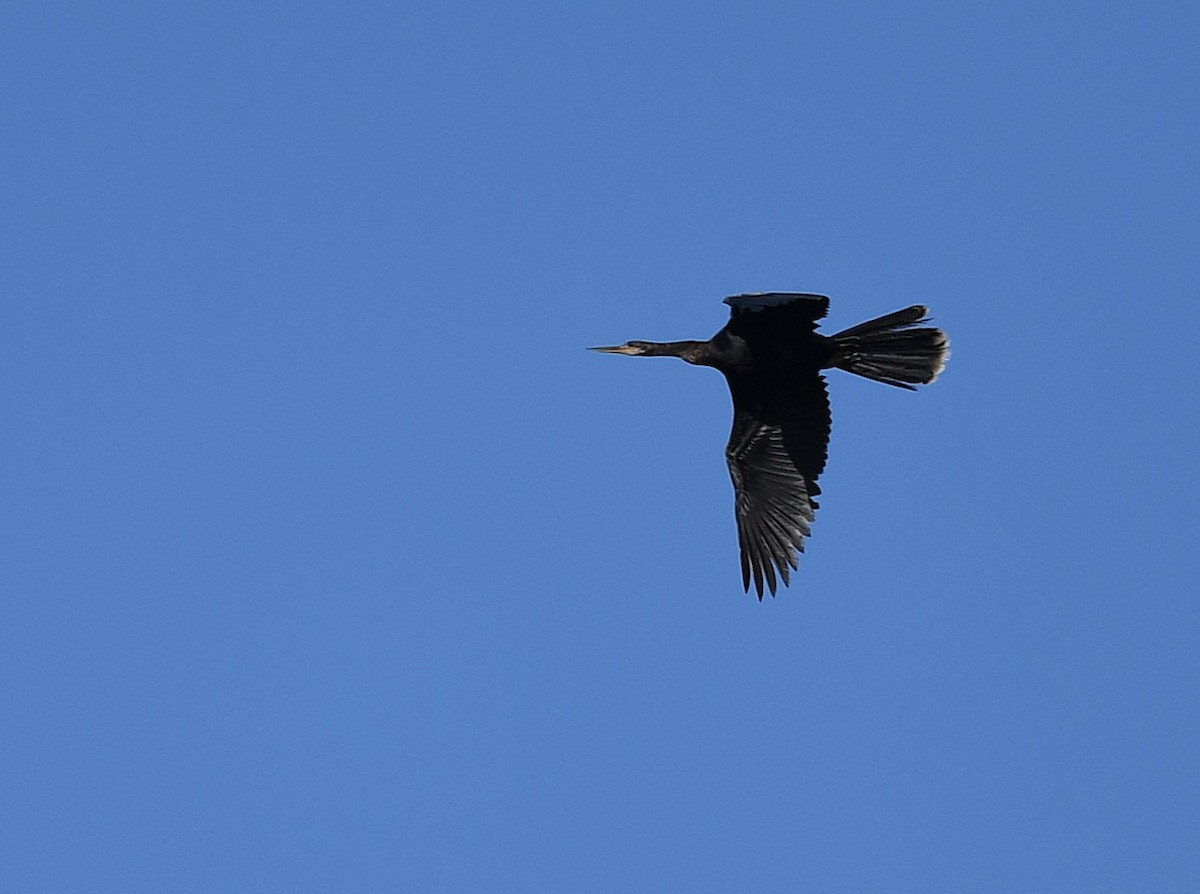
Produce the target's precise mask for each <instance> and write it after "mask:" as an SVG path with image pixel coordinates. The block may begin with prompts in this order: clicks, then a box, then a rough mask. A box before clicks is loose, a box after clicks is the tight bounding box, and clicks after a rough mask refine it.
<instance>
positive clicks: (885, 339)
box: [590, 292, 950, 601]
mask: <svg viewBox="0 0 1200 894" xmlns="http://www.w3.org/2000/svg"><path fill="white" fill-rule="evenodd" d="M725 303H726V304H728V305H729V306H730V309H731V310H730V315H729V322H728V323H726V324H725V327H724V328H723V329H722V330H721V331H720V332H718V333H717V334H716V335H714V336H713V337H712V338H710V339H709V340H708V341H672V342H652V341H629V342H626V343H625V344H623V345H615V346H612V347H600V348H591V349H590V350H593V351H601V352H603V353H606V354H626V355H628V356H631V357H679V358H681V359H683V360H686V361H687V362H688V363H691V364H694V365H696V366H711V367H714V368H715V369H718V370H720V371H721V372H722V373H724V374H725V380H726V381H727V382H728V383H729V391H730V393H731V394H732V395H733V431H732V433H731V434H730V436H729V444H728V446H726V448H725V460H726V462H727V463H728V464H729V475H730V477H731V478H732V479H733V491H734V511H735V515H736V517H737V531H738V546H739V549H740V553H741V560H742V587H743V589H744V590H745V591H746V592H749V591H750V580H751V578H753V580H754V587H755V590H756V591H757V592H758V598H759V600H760V601H761V600H762V598H763V592H764V585H765V588H766V589H768V590H770V592H771V595H772V596H774V595H775V589H776V581H777V579H782V580H783V584H784V586H788V585H789V584H790V583H791V572H792V571H795V570H797V569H798V568H799V554H800V553H802V552H803V551H804V538H805V537H807V536H809V534H810V533H811V531H812V523H813V519H814V512H815V510H816V509H817V500H816V497H817V495H818V494H819V493H821V488H820V486H819V485H818V484H817V479H818V478H819V477H820V475H821V472H822V471H823V470H824V468H825V460H826V456H827V451H828V448H829V429H830V415H829V395H828V392H827V391H826V388H825V377H824V376H823V375H822V374H821V370H825V369H832V368H834V367H836V368H837V369H844V370H846V371H847V372H852V373H856V374H857V375H860V376H865V377H866V378H868V379H874V380H875V381H877V382H884V383H886V384H888V385H895V386H896V387H898V388H907V389H909V390H910V391H915V390H916V386H917V385H928V384H929V383H931V382H932V381H934V379H936V378H937V377H938V374H939V373H941V371H942V368H943V367H944V366H945V365H946V359H947V357H948V356H949V352H950V342H949V339H947V338H946V333H945V332H943V331H942V330H941V329H936V328H934V327H932V326H922V325H921V324H922V323H927V322H929V320H928V314H929V309H928V308H927V307H925V306H924V305H920V304H917V305H913V306H912V307H908V308H905V309H904V310H898V311H896V312H895V313H890V314H887V315H885V316H882V317H879V318H877V319H874V320H868V321H867V322H866V323H862V324H860V325H858V326H852V327H851V328H849V329H846V330H844V331H842V332H839V333H837V334H836V335H822V334H821V333H819V332H817V321H818V320H820V319H821V318H822V317H824V316H825V314H826V312H827V311H828V310H829V298H828V297H826V296H825V295H813V294H809V293H807V292H755V293H752V294H746V295H731V296H730V297H728V298H726V299H725Z"/></svg>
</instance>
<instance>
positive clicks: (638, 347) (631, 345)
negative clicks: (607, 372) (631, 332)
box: [588, 341, 659, 357]
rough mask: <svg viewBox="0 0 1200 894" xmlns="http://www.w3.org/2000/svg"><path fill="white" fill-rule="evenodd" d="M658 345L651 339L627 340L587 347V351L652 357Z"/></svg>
mask: <svg viewBox="0 0 1200 894" xmlns="http://www.w3.org/2000/svg"><path fill="white" fill-rule="evenodd" d="M657 347H659V346H658V345H656V344H655V343H654V342H652V341H627V342H625V344H623V345H612V346H611V347H599V348H588V350H589V351H599V352H600V353H601V354H625V355H626V356H628V357H652V356H654V354H655V350H654V349H655V348H657Z"/></svg>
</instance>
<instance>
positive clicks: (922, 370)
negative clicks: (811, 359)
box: [832, 304, 950, 391]
mask: <svg viewBox="0 0 1200 894" xmlns="http://www.w3.org/2000/svg"><path fill="white" fill-rule="evenodd" d="M928 313H929V308H927V307H925V306H924V305H923V304H914V305H913V306H912V307H907V308H905V309H904V310H898V311H895V312H894V313H890V314H887V315H885V316H882V317H878V318H877V319H874V320H868V321H867V322H865V323H860V324H859V325H857V326H852V327H850V328H849V329H846V330H844V331H842V332H839V333H837V334H836V335H834V336H832V338H833V341H834V343H835V344H836V346H837V351H836V353H835V354H834V359H833V364H832V365H833V366H836V367H837V368H838V369H844V370H846V371H847V372H852V373H856V374H857V375H860V376H865V377H866V378H868V379H874V380H875V381H876V382H885V383H887V384H888V385H895V386H896V387H897V388H907V389H909V390H910V391H915V390H916V386H917V385H928V384H929V383H930V382H932V381H933V380H934V379H936V378H937V377H938V374H939V373H941V371H942V369H944V368H945V366H946V360H947V358H948V357H949V356H950V339H948V338H947V337H946V333H945V332H943V331H942V330H941V329H936V328H934V327H932V326H922V327H920V328H915V327H916V326H917V324H919V323H925V322H928V319H927V315H928Z"/></svg>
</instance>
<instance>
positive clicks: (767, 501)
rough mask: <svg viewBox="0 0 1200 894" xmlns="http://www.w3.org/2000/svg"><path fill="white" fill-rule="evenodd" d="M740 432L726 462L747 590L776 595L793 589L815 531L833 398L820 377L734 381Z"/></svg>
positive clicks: (735, 429)
mask: <svg viewBox="0 0 1200 894" xmlns="http://www.w3.org/2000/svg"><path fill="white" fill-rule="evenodd" d="M729 384H730V390H731V391H732V392H733V432H732V433H731V434H730V436H729V446H728V447H726V448H725V459H726V461H727V462H728V463H729V475H730V477H731V478H732V479H733V490H734V501H735V506H734V508H735V512H736V515H737V527H738V544H739V547H740V550H741V558H742V586H743V588H744V589H745V590H746V591H747V592H749V590H750V578H751V577H752V576H753V578H754V586H755V588H756V589H757V591H758V598H759V599H762V598H763V584H764V581H765V583H766V587H767V589H769V590H770V591H771V595H772V596H773V595H775V587H776V572H778V575H779V576H780V577H782V578H783V583H784V585H785V586H787V585H788V584H789V583H790V581H791V571H793V570H795V569H796V568H797V567H798V561H799V554H800V553H802V552H804V538H805V537H807V536H808V535H809V533H810V532H811V530H812V522H813V518H814V514H813V513H814V510H816V508H817V501H816V496H817V494H819V493H820V492H821V488H820V487H819V486H818V484H817V476H819V475H820V474H821V472H822V470H823V469H824V468H825V458H826V455H827V450H828V447H829V429H830V416H829V396H828V393H827V392H826V390H825V380H824V379H823V378H822V377H821V376H820V375H819V374H817V373H815V372H814V373H812V374H809V375H806V376H802V377H793V378H791V379H789V380H788V381H786V382H762V381H761V380H758V381H755V382H745V381H737V380H735V379H730V383H729Z"/></svg>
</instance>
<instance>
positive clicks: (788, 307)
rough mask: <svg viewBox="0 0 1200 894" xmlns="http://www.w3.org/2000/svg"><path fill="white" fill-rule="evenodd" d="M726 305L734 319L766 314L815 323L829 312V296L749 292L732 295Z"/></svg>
mask: <svg viewBox="0 0 1200 894" xmlns="http://www.w3.org/2000/svg"><path fill="white" fill-rule="evenodd" d="M725 303H726V304H728V305H729V307H730V312H729V313H730V316H731V317H732V318H733V319H737V318H738V317H739V316H741V315H743V314H747V313H750V314H760V313H764V312H766V313H767V314H768V315H770V316H778V317H780V318H783V317H788V318H794V319H796V320H798V321H804V322H809V323H815V322H816V321H817V320H819V319H821V318H822V317H823V316H825V314H827V313H828V312H829V298H828V296H826V295H814V294H813V293H812V292H748V293H746V294H745V295H730V296H729V297H728V298H726V299H725Z"/></svg>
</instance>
